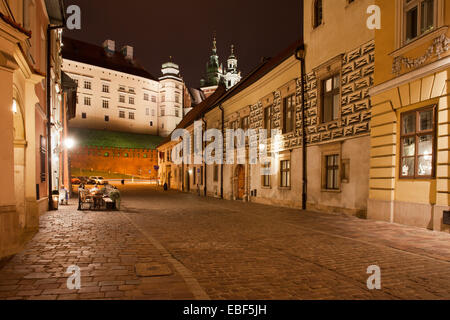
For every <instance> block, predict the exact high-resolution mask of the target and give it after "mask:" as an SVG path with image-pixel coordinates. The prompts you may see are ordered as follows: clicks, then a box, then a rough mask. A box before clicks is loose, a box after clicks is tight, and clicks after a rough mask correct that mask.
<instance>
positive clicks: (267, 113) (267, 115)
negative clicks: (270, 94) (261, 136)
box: [263, 105, 273, 139]
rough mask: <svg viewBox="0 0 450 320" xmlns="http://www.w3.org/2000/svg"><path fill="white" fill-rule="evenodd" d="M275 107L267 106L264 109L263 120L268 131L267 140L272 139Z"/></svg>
mask: <svg viewBox="0 0 450 320" xmlns="http://www.w3.org/2000/svg"><path fill="white" fill-rule="evenodd" d="M272 111H273V106H272V105H270V106H267V107H265V108H264V111H263V118H264V129H265V130H266V131H267V139H270V138H271V137H272V127H273V122H272V114H273V112H272Z"/></svg>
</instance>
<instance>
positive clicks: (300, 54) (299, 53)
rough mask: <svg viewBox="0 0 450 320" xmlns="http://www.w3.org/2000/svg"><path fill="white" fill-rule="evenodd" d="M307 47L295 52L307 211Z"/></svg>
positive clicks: (303, 203) (304, 199) (304, 194)
mask: <svg viewBox="0 0 450 320" xmlns="http://www.w3.org/2000/svg"><path fill="white" fill-rule="evenodd" d="M305 56H306V55H305V46H304V45H303V46H302V47H299V48H297V49H296V51H295V58H296V59H297V60H299V61H300V65H301V81H302V178H303V186H302V210H306V205H307V197H308V177H307V173H308V172H307V156H308V154H307V139H306V119H305V118H306V116H305V115H306V112H305V108H306V101H305V83H306V79H305V76H306V72H305V69H306V68H305Z"/></svg>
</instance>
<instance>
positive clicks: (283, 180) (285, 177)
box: [280, 160, 291, 188]
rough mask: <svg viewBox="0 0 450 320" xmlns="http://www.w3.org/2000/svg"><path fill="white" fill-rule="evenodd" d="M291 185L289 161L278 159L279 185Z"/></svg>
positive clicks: (283, 186) (285, 186)
mask: <svg viewBox="0 0 450 320" xmlns="http://www.w3.org/2000/svg"><path fill="white" fill-rule="evenodd" d="M290 186H291V161H290V160H281V161H280V187H282V188H289V187H290Z"/></svg>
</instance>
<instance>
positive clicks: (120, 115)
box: [119, 111, 125, 119]
mask: <svg viewBox="0 0 450 320" xmlns="http://www.w3.org/2000/svg"><path fill="white" fill-rule="evenodd" d="M119 118H123V119H124V118H125V111H119Z"/></svg>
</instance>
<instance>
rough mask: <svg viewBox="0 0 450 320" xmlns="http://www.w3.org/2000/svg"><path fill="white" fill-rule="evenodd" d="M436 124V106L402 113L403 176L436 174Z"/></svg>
mask: <svg viewBox="0 0 450 320" xmlns="http://www.w3.org/2000/svg"><path fill="white" fill-rule="evenodd" d="M435 126H436V124H435V107H434V106H432V107H427V108H424V109H419V110H415V111H412V112H406V113H404V114H402V119H401V128H400V130H401V143H400V147H401V163H400V169H401V170H400V177H401V178H431V177H433V176H434V171H435V169H434V162H435V151H434V142H435Z"/></svg>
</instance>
